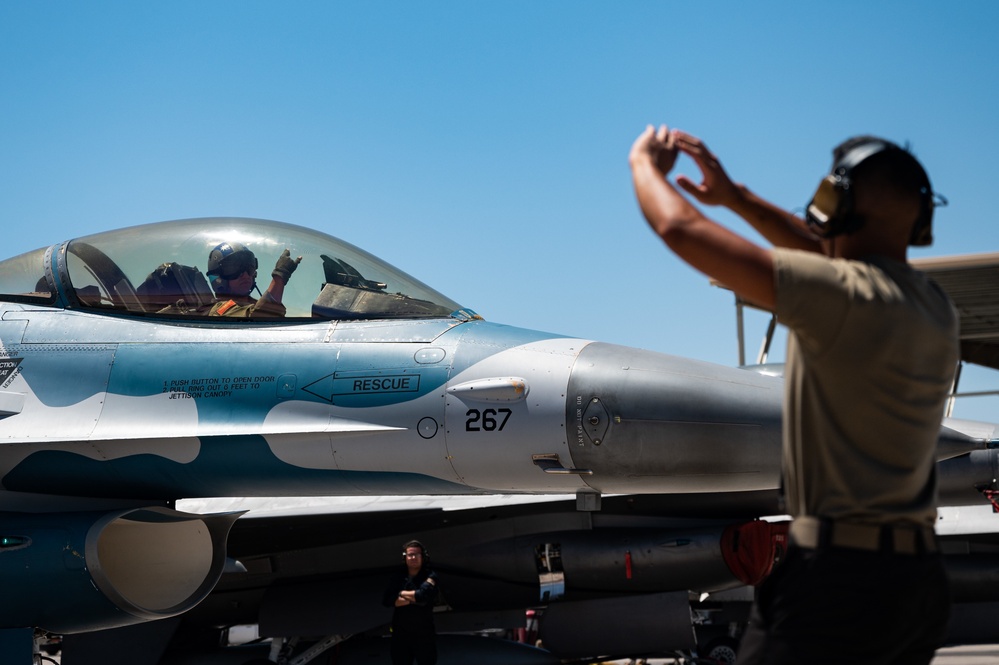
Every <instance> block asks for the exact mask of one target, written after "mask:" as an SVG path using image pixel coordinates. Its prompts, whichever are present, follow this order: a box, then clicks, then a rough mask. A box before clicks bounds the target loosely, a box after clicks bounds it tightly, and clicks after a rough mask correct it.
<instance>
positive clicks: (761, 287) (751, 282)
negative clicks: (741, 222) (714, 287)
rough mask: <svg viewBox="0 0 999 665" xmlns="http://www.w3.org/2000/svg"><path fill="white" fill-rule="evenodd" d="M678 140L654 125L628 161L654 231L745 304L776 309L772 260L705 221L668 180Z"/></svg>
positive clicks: (736, 237)
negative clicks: (745, 301)
mask: <svg viewBox="0 0 999 665" xmlns="http://www.w3.org/2000/svg"><path fill="white" fill-rule="evenodd" d="M676 157H677V143H676V136H675V135H674V134H671V133H670V132H668V131H667V129H666V127H665V126H663V127H661V128H660V129H659V131H658V132H656V131H655V130H654V129H653V127H652V126H651V125H650V126H649V127H648V128H647V129H646V130H645V131H644V132H643V133H642V135H641V136H639V137H638V139H637V140H636V141H635V143H634V145H633V146H632V148H631V154H630V156H629V161H630V164H631V172H632V179H633V181H634V185H635V195H636V196H637V198H638V205H639V207H640V208H641V210H642V214H643V215H645V219H646V220H647V221H648V223H649V226H651V227H652V229H653V230H654V231H655V232H656V234H658V235H659V237H660V238H662V240H663V241H664V242H665V243H666V245H667V246H669V248H670V249H671V250H672V251H673V252H674V253H675V254H676V255H677V256H679V257H680V258H681V259H683V260H684V261H685V262H686V263H688V264H690V265H691V266H692V267H693V268H695V269H697V270H699V271H701V272H702V273H704V274H706V275H708V276H709V277H712V278H714V279H716V280H718V281H719V282H721V283H722V284H724V285H725V286H727V287H728V288H730V289H732V290H733V291H734V292H735V293H736V294H738V295H739V296H741V297H743V298H745V299H746V300H748V301H750V302H752V303H754V304H756V305H758V306H760V307H763V308H765V309H769V310H772V309H773V307H774V297H775V296H774V278H773V257H772V255H771V253H770V251H769V250H767V249H765V248H763V247H760V246H759V245H756V244H754V243H752V242H750V241H749V240H747V239H745V238H743V237H742V236H739V235H737V234H735V233H733V232H732V231H729V230H728V229H727V228H725V227H723V226H721V225H720V224H718V223H717V222H714V221H712V220H710V219H708V218H707V217H705V216H704V215H703V214H702V213H701V212H700V210H698V209H697V208H695V207H694V206H693V205H692V204H691V203H690V202H689V201H687V199H686V198H684V196H683V195H682V194H680V192H679V191H677V190H676V188H674V187H673V185H671V184H670V183H669V182H668V181H667V180H666V179H665V176H666V174H668V173H669V172H670V171H671V170H672V168H673V165H674V164H675V163H676Z"/></svg>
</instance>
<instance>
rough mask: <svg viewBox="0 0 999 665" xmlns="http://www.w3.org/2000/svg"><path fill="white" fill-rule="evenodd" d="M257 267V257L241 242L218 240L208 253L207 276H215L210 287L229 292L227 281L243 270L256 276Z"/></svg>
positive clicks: (216, 290)
mask: <svg viewBox="0 0 999 665" xmlns="http://www.w3.org/2000/svg"><path fill="white" fill-rule="evenodd" d="M257 267H258V262H257V257H256V256H254V255H253V252H251V251H250V250H249V248H248V247H246V245H243V244H242V243H238V242H220V243H219V244H218V245H216V246H215V248H214V249H212V251H211V253H209V254H208V276H209V277H214V278H215V279H213V280H212V288H213V289H215V293H231V291H230V290H229V281H230V280H233V279H236V278H237V277H239V276H240V275H242V274H243V273H244V272H246V273H250V275H252V276H253V277H254V278H256V275H257ZM254 283H255V282H254ZM236 295H249V294H248V293H241V294H236Z"/></svg>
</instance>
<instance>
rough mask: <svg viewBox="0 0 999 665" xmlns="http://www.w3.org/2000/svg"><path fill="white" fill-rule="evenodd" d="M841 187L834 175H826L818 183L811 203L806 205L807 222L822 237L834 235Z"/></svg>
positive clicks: (839, 206) (841, 191)
mask: <svg viewBox="0 0 999 665" xmlns="http://www.w3.org/2000/svg"><path fill="white" fill-rule="evenodd" d="M843 193H844V190H843V187H842V184H841V180H840V178H839V177H838V176H836V175H834V174H830V175H827V176H826V177H825V178H823V179H822V182H820V183H819V187H818V189H816V190H815V195H814V196H812V201H811V203H809V204H808V208H807V209H806V215H807V217H808V222H809V223H810V224H811V225H812V226H813V227H815V230H816V231H817V232H818V234H819V235H820V236H822V237H829V236H831V235H834V234H835V233H836V220H837V219H838V218H839V217H840V215H841V213H842V209H843V207H844V205H843Z"/></svg>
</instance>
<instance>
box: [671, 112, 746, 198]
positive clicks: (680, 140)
mask: <svg viewBox="0 0 999 665" xmlns="http://www.w3.org/2000/svg"><path fill="white" fill-rule="evenodd" d="M673 138H674V140H675V142H676V147H677V148H678V149H679V150H680V151H682V152H685V153H687V154H688V155H690V157H691V158H692V159H693V160H694V161H695V162H696V163H697V168H699V169H701V184H699V185H696V184H694V182H693V181H692V180H691V179H690V178H688V177H687V176H685V175H678V176H677V177H676V184H678V185H679V186H680V187H682V188H683V189H684V191H686V192H687V193H688V194H690V195H691V196H693V197H694V198H695V199H697V200H698V201H700V202H701V203H703V204H705V205H723V206H731V205H732V204H733V203H734V202H736V201H737V200H738V199H739V188H738V185H736V184H735V183H734V182H732V179H731V178H729V177H728V174H727V173H726V172H725V169H724V168H722V165H721V162H720V161H718V158H717V157H715V154H714V153H713V152H711V151H710V150H708V147H707V146H706V145H704V141H702V140H701V139H699V138H697V137H696V136H692V135H690V134H688V133H686V132H681V131H679V130H673Z"/></svg>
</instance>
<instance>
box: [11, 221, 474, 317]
mask: <svg viewBox="0 0 999 665" xmlns="http://www.w3.org/2000/svg"><path fill="white" fill-rule="evenodd" d="M225 243H227V244H228V245H229V246H230V247H232V246H234V245H236V243H238V244H241V245H242V246H244V247H245V248H246V249H248V250H249V251H250V252H252V254H253V258H255V259H256V263H257V264H258V266H259V268H258V270H257V275H256V282H257V288H256V289H254V290H253V291H252V292H251V297H252V298H254V299H260V298H262V297H263V293H264V292H266V291H267V290H268V286H269V285H270V283H271V279H272V278H271V271H272V270H273V269H274V266H275V263H276V262H277V260H278V258H279V257H280V256H281V254H282V252H284V250H285V249H287V250H289V252H290V256H291V257H292V258H296V257H298V256H301V257H302V261H301V263H300V264H299V265H298V267H297V269H296V270H295V271H294V273H293V274H292V275H291V278H290V279H289V280H288V282H287V285H286V286H285V287H284V289H283V293H281V294H280V298H279V300H280V302H281V304H283V305H284V307H285V308H286V314H285V317H286V318H296V319H301V318H308V319H314V318H323V319H379V318H433V317H447V316H451V315H456V314H457V313H458V312H460V311H461V307H460V306H459V305H458V304H457V303H455V302H454V301H452V300H450V299H449V298H447V297H445V296H444V295H442V294H440V293H438V292H437V291H435V290H433V289H431V288H430V287H428V286H427V285H425V284H423V283H421V282H419V281H418V280H416V279H414V278H412V277H410V276H409V275H407V274H406V273H404V272H402V271H401V270H398V269H396V268H394V267H393V266H391V265H389V264H387V263H385V262H384V261H382V260H380V259H378V258H376V257H375V256H372V255H371V254H369V253H367V252H365V251H364V250H361V249H359V248H357V247H355V246H353V245H351V244H349V243H346V242H344V241H342V240H339V239H337V238H334V237H332V236H329V235H326V234H324V233H319V232H317V231H313V230H310V229H306V228H303V227H299V226H294V225H291V224H284V223H281V222H273V221H266V220H256V219H243V218H222V217H213V218H202V219H190V220H182V221H175V222H161V223H158V224H146V225H143V226H134V227H129V228H126V229H121V230H117V231H109V232H106V233H98V234H95V235H90V236H85V237H82V238H77V239H75V240H72V241H70V242H69V243H67V244H65V245H63V246H59V247H56V248H54V249H53V251H52V252H49V251H48V250H46V249H44V248H43V249H39V250H35V251H33V252H28V253H27V254H22V255H21V256H17V257H14V258H12V259H8V260H6V261H2V262H0V297H2V296H6V297H7V298H8V299H16V300H21V301H29V302H39V303H41V302H45V303H49V304H57V303H62V304H66V305H68V306H70V307H80V308H83V309H93V310H112V311H120V312H128V313H132V314H135V315H142V316H145V315H151V316H207V315H209V313H210V310H211V308H212V306H213V305H214V304H215V303H217V302H219V301H221V300H225V299H227V298H228V296H227V295H226V294H225V293H224V289H223V288H221V286H223V285H220V283H219V281H218V280H219V277H220V276H219V275H217V274H215V275H208V274H207V273H208V272H210V271H211V270H210V266H209V256H210V254H211V253H212V251H213V250H216V249H217V248H219V246H220V245H223V244H225ZM46 262H48V266H46ZM46 267H48V270H46ZM216 272H217V271H216ZM60 285H61V286H60Z"/></svg>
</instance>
